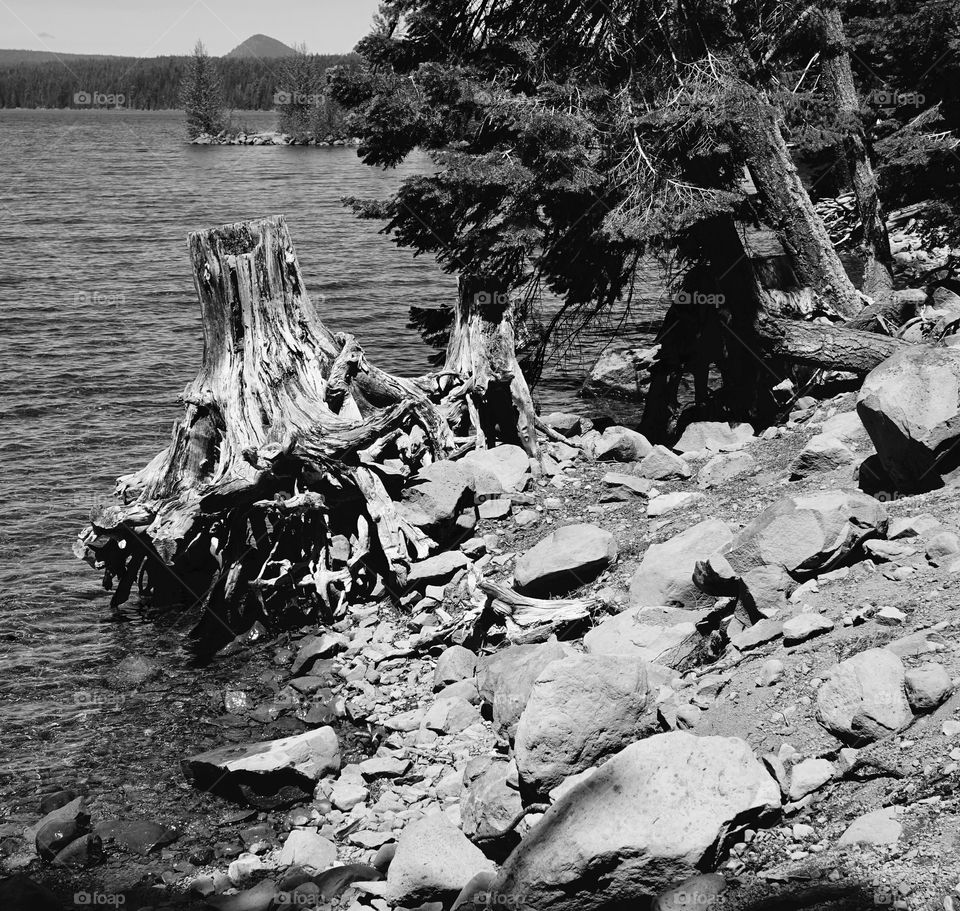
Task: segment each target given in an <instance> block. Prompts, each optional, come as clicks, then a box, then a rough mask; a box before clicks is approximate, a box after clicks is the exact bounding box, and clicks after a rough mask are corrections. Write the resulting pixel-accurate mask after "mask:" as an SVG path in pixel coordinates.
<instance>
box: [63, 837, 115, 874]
mask: <svg viewBox="0 0 960 911" xmlns="http://www.w3.org/2000/svg"><path fill="white" fill-rule="evenodd" d="M102 860H103V842H102V841H101V840H100V836H99V835H94V834H93V833H92V832H89V833H87V834H86V835H81V836H80V837H79V838H75V839H73V841H71V842H70V843H69V844H68V845H66V846H65V847H63V848H62V849H61V850H60V851H58V852H57V856H56V857H54V858H53V860H52V861H51V863H52V865H53V866H55V867H70V868H71V869H74V870H80V869H82V868H84V867H95V866H96V865H97V864H99V863H100V862H101V861H102Z"/></svg>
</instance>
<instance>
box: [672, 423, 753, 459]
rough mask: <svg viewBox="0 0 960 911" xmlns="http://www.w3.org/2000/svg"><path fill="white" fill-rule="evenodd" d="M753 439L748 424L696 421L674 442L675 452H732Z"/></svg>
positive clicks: (751, 430)
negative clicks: (731, 424)
mask: <svg viewBox="0 0 960 911" xmlns="http://www.w3.org/2000/svg"><path fill="white" fill-rule="evenodd" d="M753 439H754V435H753V428H752V427H751V426H750V425H749V424H734V425H733V426H732V427H731V426H730V425H729V424H725V423H722V422H720V421H697V422H695V423H693V424H689V425H688V426H687V428H686V430H684V431H683V435H682V436H681V437H680V439H679V440H677V442H676V443H675V444H674V446H673V448H674V449H676V450H677V452H702V451H703V450H705V449H707V450H710V451H711V452H734V451H736V450H738V449H743V447H744V446H746V445H747V444H748V443H749V442H751V440H753Z"/></svg>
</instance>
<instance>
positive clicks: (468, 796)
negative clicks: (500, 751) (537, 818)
mask: <svg viewBox="0 0 960 911" xmlns="http://www.w3.org/2000/svg"><path fill="white" fill-rule="evenodd" d="M522 809H523V803H522V802H521V800H520V781H519V776H518V774H517V766H516V764H515V763H514V761H513V760H512V759H494V758H492V757H489V756H478V757H477V758H476V759H472V760H470V762H469V763H467V767H466V769H464V772H463V790H462V792H461V796H460V828H461V829H463V834H464V835H466V836H467V838H469V839H470V841H472V842H474V843H475V844H482V845H484V847H485V848H489V847H495V846H501V845H503V844H504V842H506V843H507V844H508V845H509V846H512V845H513V843H515V842H516V841H518V840H519V838H518V837H517V835H516V827H515V826H514V825H513V823H514V822H515V820H516V818H517V816H518V815H519V813H520V812H521V811H522Z"/></svg>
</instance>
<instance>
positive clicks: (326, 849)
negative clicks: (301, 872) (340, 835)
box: [278, 829, 337, 873]
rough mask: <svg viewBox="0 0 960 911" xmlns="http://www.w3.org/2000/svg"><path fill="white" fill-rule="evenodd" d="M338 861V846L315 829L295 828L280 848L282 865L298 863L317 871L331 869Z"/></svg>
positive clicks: (288, 865)
mask: <svg viewBox="0 0 960 911" xmlns="http://www.w3.org/2000/svg"><path fill="white" fill-rule="evenodd" d="M336 862H337V846H336V845H335V844H334V843H333V842H332V841H330V840H329V839H327V838H324V837H323V836H322V835H320V834H318V833H317V832H316V831H315V830H314V829H294V830H293V831H292V832H291V833H290V834H289V835H288V836H287V840H286V841H285V842H284V843H283V848H282V849H281V850H280V860H279V861H278V863H279V865H280V866H281V867H290V866H292V865H293V864H296V865H297V866H300V867H308V868H309V869H311V870H313V871H314V872H316V873H321V872H323V871H324V870H327V869H329V868H330V867H332V866H333V865H334V864H335V863H336Z"/></svg>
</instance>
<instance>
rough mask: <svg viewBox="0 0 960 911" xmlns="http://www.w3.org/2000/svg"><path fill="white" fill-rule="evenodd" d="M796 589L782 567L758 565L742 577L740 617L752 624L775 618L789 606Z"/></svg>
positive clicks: (739, 595)
mask: <svg viewBox="0 0 960 911" xmlns="http://www.w3.org/2000/svg"><path fill="white" fill-rule="evenodd" d="M796 587H797V583H796V582H794V581H793V579H792V578H791V577H790V574H789V573H788V572H787V571H786V570H785V569H784V568H783V567H782V566H757V567H755V568H754V569H751V570H749V572H746V573H744V574H743V575H742V576H741V577H740V580H739V586H738V599H739V606H738V616H740V617H741V618H742V619H743V620H744V621H748V622H750V623H756V622H757V621H759V620H762V619H764V618H768V617H773V616H775V615H776V614H777V613H778V612H779V611H782V610H784V609H785V608H786V607H787V603H788V602H787V599H788V598H789V597H790V595H791V593H792V592H793V590H794V589H795V588H796ZM741 611H742V613H741Z"/></svg>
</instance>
